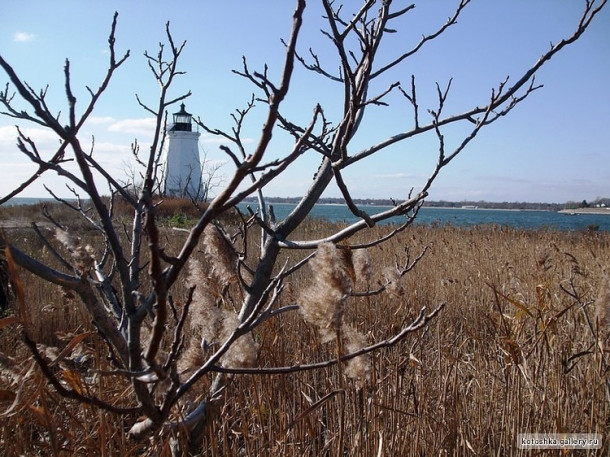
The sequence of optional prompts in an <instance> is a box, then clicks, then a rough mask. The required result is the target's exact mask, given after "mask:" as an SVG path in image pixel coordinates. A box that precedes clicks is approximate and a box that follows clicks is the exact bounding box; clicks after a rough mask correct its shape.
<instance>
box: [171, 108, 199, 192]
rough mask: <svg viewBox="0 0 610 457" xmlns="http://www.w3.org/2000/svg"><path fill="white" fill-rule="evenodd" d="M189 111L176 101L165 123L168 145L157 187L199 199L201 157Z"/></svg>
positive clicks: (197, 134) (196, 134) (197, 135)
mask: <svg viewBox="0 0 610 457" xmlns="http://www.w3.org/2000/svg"><path fill="white" fill-rule="evenodd" d="M191 120H192V115H191V114H190V113H187V112H186V110H185V109H184V103H182V104H181V105H180V111H178V112H177V113H174V122H173V124H170V125H169V126H168V127H167V135H168V145H167V149H166V154H165V162H164V166H163V182H162V186H161V190H162V191H163V193H164V194H165V195H166V196H168V197H185V198H195V199H199V198H201V197H202V196H203V195H202V194H203V193H202V185H201V161H200V159H199V136H200V133H199V132H193V125H192V122H191Z"/></svg>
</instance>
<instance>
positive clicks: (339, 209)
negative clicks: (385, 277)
mask: <svg viewBox="0 0 610 457" xmlns="http://www.w3.org/2000/svg"><path fill="white" fill-rule="evenodd" d="M44 200H51V199H39V198H13V199H11V200H10V201H9V202H8V204H13V205H23V204H33V203H37V202H40V201H44ZM272 205H273V209H274V212H275V215H276V218H277V219H278V220H280V219H283V218H285V217H286V216H287V215H288V214H290V212H291V211H292V210H293V209H294V207H295V205H294V204H290V203H275V204H272ZM246 206H247V204H240V205H239V207H240V209H242V210H245V209H246ZM250 206H251V207H252V209H253V210H256V205H255V204H250ZM389 208H390V207H389V206H373V205H368V206H363V207H361V209H363V210H365V211H366V212H368V213H369V214H373V213H376V212H379V211H383V210H386V209H389ZM609 213H610V211H609ZM311 216H312V217H318V218H321V219H326V220H329V221H332V222H346V223H351V222H355V221H357V218H356V217H355V216H354V215H353V214H352V213H351V212H350V211H349V209H348V208H347V207H345V206H342V205H316V206H315V207H314V209H313V211H312V213H311ZM403 220H404V219H403V218H400V217H397V218H393V219H390V220H389V221H388V222H390V223H400V222H401V221H403ZM415 224H426V225H446V224H451V225H454V226H457V227H472V226H475V225H501V226H509V227H514V228H525V229H542V230H566V231H579V230H590V229H595V230H603V231H610V214H607V215H605V214H574V215H572V214H563V213H557V212H554V211H519V210H494V209H481V208H476V209H474V208H422V209H421V210H420V211H419V214H418V216H417V219H416V220H415Z"/></svg>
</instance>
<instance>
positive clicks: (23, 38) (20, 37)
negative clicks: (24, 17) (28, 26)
mask: <svg viewBox="0 0 610 457" xmlns="http://www.w3.org/2000/svg"><path fill="white" fill-rule="evenodd" d="M34 38H36V35H34V34H33V33H27V32H16V33H15V35H13V41H15V42H17V43H27V42H28V41H33V40H34Z"/></svg>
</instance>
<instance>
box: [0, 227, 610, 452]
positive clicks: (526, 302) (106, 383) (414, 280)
mask: <svg viewBox="0 0 610 457" xmlns="http://www.w3.org/2000/svg"><path fill="white" fill-rule="evenodd" d="M330 230H331V227H330V224H327V223H321V222H317V221H312V222H309V223H307V224H306V225H305V226H304V227H303V228H302V231H301V233H300V234H298V237H301V238H302V237H305V236H307V234H312V233H315V234H317V235H320V234H322V233H327V232H329V231H330ZM375 230H383V229H382V228H376V229H375ZM176 236H177V235H176V233H175V232H170V233H167V234H166V238H165V241H166V243H167V244H168V249H170V250H171V246H176V241H177V240H176ZM11 239H14V240H15V242H16V244H18V245H20V246H21V247H22V248H27V249H31V250H36V249H39V250H40V249H43V248H42V247H41V246H40V245H39V244H36V243H37V242H35V241H33V240H34V238H33V237H32V234H31V233H30V232H26V231H21V232H17V231H15V232H11ZM405 246H407V247H409V249H410V252H411V253H412V255H416V254H418V253H419V252H420V250H421V249H423V248H424V247H425V246H430V251H429V252H428V254H427V255H426V257H425V258H424V259H423V260H422V261H421V263H420V264H419V265H418V266H417V267H416V268H415V270H414V271H413V272H411V273H410V274H409V275H407V276H406V277H405V278H404V281H403V284H402V285H403V288H404V291H405V294H404V295H403V296H402V297H398V298H397V297H391V296H389V295H388V294H386V295H383V296H380V297H372V298H357V299H356V298H351V299H350V300H349V302H348V303H347V305H346V308H345V320H346V322H348V323H349V325H351V326H352V327H353V328H355V329H356V330H358V332H360V333H362V334H364V335H365V336H366V338H367V340H368V341H369V342H372V341H375V340H379V339H382V338H386V337H388V336H390V335H392V333H393V332H396V331H397V330H399V329H400V328H401V326H403V325H404V324H405V323H408V322H409V321H410V320H411V319H413V317H414V316H415V315H416V314H417V313H418V312H419V309H420V308H421V307H422V306H428V307H433V306H434V305H436V304H438V303H440V302H446V303H447V307H446V308H445V309H444V310H443V312H442V313H441V315H440V316H439V317H438V318H437V319H436V320H434V321H433V322H432V324H431V326H430V327H429V328H428V329H427V330H425V331H424V332H420V333H419V334H417V335H413V336H411V337H410V338H409V339H407V340H406V341H404V342H403V343H401V344H400V345H398V346H396V347H393V348H392V349H389V350H384V351H381V352H379V353H377V354H375V355H374V356H373V357H372V358H371V367H370V378H369V380H368V381H367V382H366V384H365V385H364V386H361V385H360V384H358V383H357V382H356V381H353V380H350V379H345V380H342V381H341V380H339V379H338V377H337V369H336V368H328V369H326V370H321V371H315V372H313V371H312V372H300V373H294V374H290V375H284V376H278V375H276V376H250V375H246V376H237V377H235V379H234V380H233V382H232V383H230V384H229V387H228V389H229V391H228V395H227V402H226V403H225V404H224V406H223V407H222V409H221V411H219V419H218V420H217V421H214V423H213V426H212V427H210V428H209V429H208V430H207V431H206V441H205V443H204V449H203V450H202V453H201V454H202V455H206V456H231V455H235V456H237V455H249V456H258V455H287V456H292V455H294V456H296V455H298V456H319V455H337V449H336V442H337V439H338V436H339V433H340V430H342V433H343V435H344V441H343V442H344V443H345V447H344V450H345V455H358V456H377V455H384V456H407V455H439V454H441V455H526V454H527V452H528V451H519V450H518V449H516V435H517V433H522V432H548V433H551V432H563V431H565V432H574V433H576V432H580V433H585V432H586V433H593V432H597V433H602V434H604V435H607V434H608V432H610V422H609V419H608V418H609V417H610V399H609V398H608V397H607V396H606V391H605V388H606V387H605V383H606V382H608V381H609V379H608V372H607V368H606V367H607V363H608V355H607V353H603V352H602V349H603V348H607V347H608V343H609V341H608V339H607V338H608V335H609V333H610V332H608V329H603V328H602V327H601V325H602V322H603V320H598V321H597V324H596V321H595V315H596V311H595V309H594V305H595V302H596V301H597V302H598V304H597V305H596V306H598V307H599V306H610V305H607V304H604V303H601V304H600V302H602V301H603V300H606V299H603V296H604V295H603V293H604V292H603V291H604V290H606V289H605V288H607V285H606V283H605V282H604V281H607V279H606V278H605V276H604V275H605V273H607V272H606V271H605V270H606V269H607V268H608V258H610V234H608V233H557V232H546V231H539V232H534V231H520V230H512V229H507V228H498V227H485V228H472V229H458V228H454V227H438V228H434V229H430V228H425V227H415V228H411V229H410V230H408V231H407V232H405V233H404V234H401V235H400V236H398V237H397V238H395V239H393V240H392V241H390V242H389V243H387V244H385V245H384V246H383V247H379V248H374V249H372V250H371V256H372V260H373V265H374V269H373V277H372V280H371V281H372V286H375V285H376V283H377V282H378V281H380V280H381V279H382V274H383V271H382V270H383V266H385V265H388V264H391V263H392V262H394V261H395V258H396V256H398V258H399V259H401V256H403V255H404V247H405ZM251 249H256V246H254V245H253V246H251ZM291 255H294V254H291ZM22 275H23V278H24V283H25V284H26V288H25V289H26V290H25V291H26V297H27V312H28V314H29V316H30V317H31V322H32V324H31V325H32V329H31V333H32V336H34V337H35V338H37V339H38V341H40V342H42V343H44V344H45V345H46V346H58V347H60V348H61V347H64V346H65V345H66V344H68V342H69V341H70V340H72V341H74V337H75V335H80V334H83V333H85V332H92V334H91V335H88V336H86V337H82V338H84V339H83V344H81V345H79V346H78V350H79V351H81V352H82V353H83V354H87V355H88V357H89V361H88V362H87V367H90V368H98V369H106V368H107V367H108V363H107V361H106V360H105V358H104V354H103V343H102V342H101V340H100V338H99V337H98V336H97V335H96V334H95V330H94V329H93V328H92V326H91V325H90V324H89V323H88V321H87V319H86V317H85V314H84V312H82V311H81V310H80V308H79V304H78V302H77V300H76V299H74V298H73V297H70V296H68V295H66V294H62V293H61V291H58V290H56V289H50V288H48V287H47V286H44V285H43V284H41V283H40V282H39V281H38V280H36V279H35V278H30V277H28V276H26V275H25V274H24V273H22ZM310 284H311V278H310V274H309V272H308V271H307V269H306V268H303V269H301V270H299V271H298V272H297V273H296V274H295V275H294V276H293V277H292V278H291V281H290V285H289V287H288V291H287V293H286V296H285V297H284V298H283V299H282V304H287V303H290V302H292V300H295V299H296V298H297V297H298V296H299V292H300V291H301V290H304V289H305V288H306V287H307V286H308V285H310ZM563 289H565V290H567V291H568V292H570V293H572V294H574V295H576V296H577V298H578V299H575V298H574V297H573V296H571V295H570V294H568V293H567V292H566V291H565V290H563ZM182 293H185V291H178V292H177V294H178V295H180V294H182ZM600 296H601V297H602V298H601V299H600V298H598V297H600ZM606 296H607V294H606ZM181 299H183V297H176V300H177V301H180V300H181ZM583 304H584V305H585V306H584V307H583V306H582V305H583ZM587 318H589V319H590V320H591V322H592V327H590V326H589V324H588V322H587ZM594 333H596V334H598V335H599V338H597V339H596V338H595V336H594ZM254 337H255V340H256V342H257V343H258V345H259V348H260V355H259V360H258V364H259V365H260V366H278V365H280V366H285V365H291V364H294V363H302V362H311V361H317V360H323V359H327V358H333V357H334V353H333V347H332V344H324V343H321V342H320V338H319V335H318V330H317V329H316V328H314V327H313V326H311V325H309V324H307V323H305V322H304V321H303V319H302V317H301V316H300V315H299V314H298V313H293V314H282V315H280V316H279V317H278V318H277V319H275V320H270V321H267V322H266V323H265V324H263V326H261V327H260V328H259V329H258V331H257V332H256V333H255V335H254ZM604 338H605V340H604ZM49 351H51V349H49ZM0 353H2V354H5V355H6V356H10V359H6V360H2V361H0V366H1V367H2V370H3V371H2V374H0V407H1V410H0V414H2V421H1V422H0V424H1V425H0V448H2V449H3V451H2V452H3V453H4V454H5V455H36V454H39V455H53V454H55V455H137V454H143V455H169V454H168V452H169V451H168V448H167V443H168V437H166V436H163V437H160V436H157V437H155V439H153V440H152V441H151V442H147V443H143V444H134V443H132V442H129V441H126V438H125V433H124V432H125V430H126V427H128V426H129V424H130V421H133V418H130V417H126V418H120V417H118V416H113V415H111V414H108V413H105V412H99V411H96V410H95V409H93V408H91V407H88V406H83V405H79V404H76V403H74V402H72V401H69V400H65V399H62V398H61V397H60V396H59V395H58V394H57V393H56V392H55V390H54V389H53V388H51V387H48V386H46V384H45V382H44V379H43V377H42V375H41V374H40V373H39V371H38V370H37V369H35V368H31V366H32V365H33V363H32V361H31V359H30V356H29V354H28V352H27V350H26V349H25V348H24V347H23V345H22V344H21V343H20V342H19V337H18V330H17V328H16V327H15V326H13V325H3V327H2V328H0ZM73 358H74V357H72V358H71V359H68V360H66V361H65V363H64V364H61V365H58V366H57V367H56V369H57V370H62V376H63V378H64V379H65V382H66V383H67V384H69V385H70V386H71V387H73V388H76V387H78V388H83V389H90V390H92V391H95V392H96V393H98V394H100V395H102V396H103V397H104V398H107V399H108V398H113V399H114V400H115V402H116V403H117V404H125V402H127V400H128V394H129V387H128V385H127V383H125V382H121V380H120V379H118V380H117V379H116V377H107V376H99V375H97V376H91V374H90V373H87V372H86V370H85V369H84V368H83V367H80V366H73V365H70V363H71V360H72V359H73ZM28 370H29V371H28ZM26 373H27V374H26ZM14 379H21V380H22V381H21V382H20V384H19V385H16V384H15V383H14V382H13V381H12V380H14ZM208 382H209V381H207V380H204V381H202V382H201V383H200V384H199V385H198V386H197V388H198V389H199V391H198V392H195V394H200V395H204V394H205V389H206V385H207V383H208ZM341 384H344V385H345V386H346V389H347V390H346V395H345V403H344V405H345V412H344V414H342V413H341V411H340V408H339V405H340V404H343V403H342V402H340V401H339V395H337V394H333V392H336V391H337V389H339V387H340V385H341ZM75 386H76V387H75ZM79 386H80V387H79ZM328 394H331V395H330V396H328V397H326V398H325V396H327V395H328ZM342 418H343V419H342ZM342 420H343V423H342V424H341V421H342ZM609 444H610V440H604V449H602V450H600V451H597V452H593V451H591V452H590V453H589V454H586V455H607V454H608V451H609V450H610V447H609ZM520 453H522V454H520ZM527 455H529V454H527ZM583 455H584V454H583Z"/></svg>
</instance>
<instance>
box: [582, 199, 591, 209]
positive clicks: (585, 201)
mask: <svg viewBox="0 0 610 457" xmlns="http://www.w3.org/2000/svg"><path fill="white" fill-rule="evenodd" d="M580 207H581V208H588V207H589V203H587V200H583V201H582V202H581V203H580Z"/></svg>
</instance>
